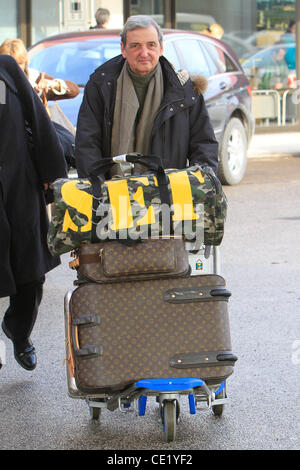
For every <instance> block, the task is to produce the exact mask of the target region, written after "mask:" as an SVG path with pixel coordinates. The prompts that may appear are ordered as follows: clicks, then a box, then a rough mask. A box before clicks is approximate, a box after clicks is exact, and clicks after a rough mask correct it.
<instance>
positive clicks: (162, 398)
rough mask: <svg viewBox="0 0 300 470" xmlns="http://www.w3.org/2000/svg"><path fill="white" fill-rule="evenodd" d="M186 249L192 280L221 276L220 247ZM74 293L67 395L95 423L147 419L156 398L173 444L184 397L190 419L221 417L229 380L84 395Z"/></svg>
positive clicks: (174, 381) (164, 382)
mask: <svg viewBox="0 0 300 470" xmlns="http://www.w3.org/2000/svg"><path fill="white" fill-rule="evenodd" d="M119 160H120V157H119ZM116 161H118V160H116ZM185 248H186V250H187V251H188V256H189V264H190V267H191V276H199V275H200V276H201V275H205V274H220V252H219V247H216V246H214V247H207V246H202V247H200V249H195V246H194V245H193V243H191V242H186V244H185ZM74 290H75V289H73V290H70V291H68V292H67V293H66V295H65V301H64V312H65V333H66V338H68V339H67V341H66V357H67V359H68V360H67V361H66V362H67V367H66V370H67V385H68V394H69V396H70V397H71V398H77V399H83V400H85V401H86V403H87V405H88V408H89V412H90V417H91V419H92V420H98V419H99V418H100V415H101V410H102V409H103V408H104V409H107V410H109V411H114V410H117V409H118V410H120V411H121V412H124V413H125V412H128V411H132V410H133V411H135V412H136V413H137V415H138V416H144V415H145V413H146V405H147V399H148V397H155V399H156V402H157V403H158V406H159V413H160V420H161V423H162V432H163V436H164V439H165V441H167V442H171V441H174V440H175V438H176V428H177V424H178V421H179V416H180V399H181V398H182V397H185V398H186V399H187V401H188V407H189V412H190V414H191V415H195V414H196V413H197V411H201V410H211V411H212V413H213V414H214V415H215V416H221V415H222V413H223V411H224V406H225V404H226V403H227V402H228V401H229V399H228V397H227V391H226V380H224V381H223V382H221V383H214V384H210V385H208V384H207V383H206V382H205V381H204V380H202V379H201V377H199V378H193V377H190V378H168V377H166V378H163V379H162V378H160V379H157V378H150V379H142V380H138V381H136V382H135V383H132V384H130V385H129V386H128V387H126V388H125V389H124V390H121V391H113V392H108V393H96V394H86V393H83V392H81V391H80V390H79V389H78V388H77V386H76V381H75V377H74V373H73V372H72V361H71V360H70V358H71V356H72V354H71V344H70V338H71V337H72V334H71V331H70V330H71V324H70V313H69V305H70V300H71V297H72V293H73V291H74ZM227 292H228V297H229V296H230V295H231V294H230V292H229V291H227ZM74 341H75V340H74ZM230 360H231V361H236V360H237V358H236V356H234V355H233V354H232V355H231V357H230Z"/></svg>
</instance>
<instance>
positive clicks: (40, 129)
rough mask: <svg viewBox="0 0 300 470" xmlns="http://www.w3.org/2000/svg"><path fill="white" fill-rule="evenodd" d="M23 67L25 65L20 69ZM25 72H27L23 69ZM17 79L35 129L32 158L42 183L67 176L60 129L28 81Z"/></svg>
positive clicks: (26, 120)
mask: <svg viewBox="0 0 300 470" xmlns="http://www.w3.org/2000/svg"><path fill="white" fill-rule="evenodd" d="M20 70H21V69H20ZM21 73H22V74H23V72H22V70H21ZM20 79H22V76H21V77H19V79H18V80H17V83H18V94H19V96H20V99H21V102H22V107H23V112H24V117H25V122H27V123H28V125H29V128H30V131H31V133H32V136H31V140H32V158H33V162H34V166H35V168H36V171H37V173H38V175H39V178H40V181H41V183H49V182H53V181H55V180H56V179H57V178H64V177H66V176H67V174H68V173H67V165H66V161H65V158H64V153H63V148H62V146H61V144H60V141H59V138H58V136H57V134H56V130H55V128H54V126H53V124H52V121H51V119H50V118H49V115H48V113H47V111H46V109H45V107H44V105H43V104H42V102H41V100H40V98H39V97H38V95H37V94H36V92H35V91H34V89H33V88H32V86H31V85H30V83H29V81H28V80H27V78H26V81H25V82H24V83H23V82H22V83H21V80H20Z"/></svg>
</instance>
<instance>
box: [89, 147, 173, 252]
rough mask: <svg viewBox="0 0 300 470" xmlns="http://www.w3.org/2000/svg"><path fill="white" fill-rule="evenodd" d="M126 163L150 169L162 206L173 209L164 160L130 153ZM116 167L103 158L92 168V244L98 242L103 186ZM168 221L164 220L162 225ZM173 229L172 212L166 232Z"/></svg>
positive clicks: (112, 162)
mask: <svg viewBox="0 0 300 470" xmlns="http://www.w3.org/2000/svg"><path fill="white" fill-rule="evenodd" d="M126 161H127V162H129V163H140V164H142V165H144V166H145V167H146V168H148V169H149V170H150V171H153V172H154V174H155V176H156V177H157V183H158V188H159V193H160V199H161V203H162V204H167V205H168V207H171V199H170V193H169V189H168V185H169V181H168V177H167V175H166V173H165V170H164V168H163V164H162V159H161V157H159V156H157V155H142V154H139V153H130V154H127V155H126ZM113 165H115V162H114V160H113V159H112V158H111V157H109V158H102V159H101V160H99V162H97V164H96V165H95V166H94V167H92V168H91V170H90V172H89V177H90V180H91V184H92V195H93V218H92V219H93V223H92V243H95V242H97V241H98V237H97V234H96V228H97V224H98V222H100V220H101V216H97V215H96V212H97V208H98V206H99V204H100V203H101V198H102V191H101V185H102V184H103V183H104V181H105V174H106V173H107V172H108V171H109V170H110V169H111V168H112V166H113ZM165 222H166V221H165V220H164V219H163V218H162V223H165ZM170 227H171V211H170V221H169V225H168V226H166V231H168V228H170Z"/></svg>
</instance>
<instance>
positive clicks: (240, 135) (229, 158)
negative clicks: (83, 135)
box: [29, 30, 254, 184]
mask: <svg viewBox="0 0 300 470" xmlns="http://www.w3.org/2000/svg"><path fill="white" fill-rule="evenodd" d="M163 33H164V56H165V57H166V58H167V59H168V60H169V61H170V62H171V63H172V64H173V65H174V67H175V69H176V70H179V69H186V70H188V72H189V73H190V74H191V75H195V74H197V75H203V76H205V77H206V78H207V80H208V87H207V90H206V92H205V94H204V98H205V101H206V106H207V109H208V112H209V115H210V119H211V122H212V125H213V127H214V131H215V135H216V138H217V140H218V141H219V145H220V150H219V159H220V163H219V178H220V179H221V181H222V182H223V184H237V183H239V182H240V181H241V180H242V178H243V176H244V174H245V170H246V165H247V149H248V145H249V142H250V139H251V137H252V135H253V132H254V119H253V116H252V112H251V91H250V85H249V81H248V79H247V77H246V76H245V74H244V72H243V69H242V67H241V65H240V63H239V60H238V58H237V56H236V55H235V53H234V52H233V51H232V49H231V48H230V46H229V45H227V44H225V43H223V42H221V41H218V40H216V39H213V38H210V37H208V36H205V35H203V34H200V33H195V32H189V31H176V30H163ZM120 52H121V49H120V30H89V31H85V32H73V33H66V34H59V35H56V36H51V37H49V38H46V39H43V40H42V41H40V42H38V43H37V44H35V45H33V46H32V47H31V48H30V51H29V57H30V67H32V68H34V69H37V70H39V71H43V72H46V73H47V74H49V75H52V76H54V77H57V78H62V79H66V80H72V81H73V82H75V83H77V84H78V85H79V86H80V87H81V93H80V95H78V96H77V97H76V98H74V99H71V100H61V101H60V102H59V105H60V107H61V108H62V110H63V112H64V113H65V114H66V116H67V117H68V118H69V119H70V121H71V122H72V123H73V125H74V126H76V123H77V115H78V111H79V107H80V104H81V101H82V97H83V90H84V86H85V84H86V83H87V81H88V79H89V76H90V75H91V74H92V73H93V71H94V70H95V69H96V68H97V67H99V66H100V65H101V64H103V63H104V62H105V61H107V60H108V59H111V58H112V57H114V56H116V55H118V54H120Z"/></svg>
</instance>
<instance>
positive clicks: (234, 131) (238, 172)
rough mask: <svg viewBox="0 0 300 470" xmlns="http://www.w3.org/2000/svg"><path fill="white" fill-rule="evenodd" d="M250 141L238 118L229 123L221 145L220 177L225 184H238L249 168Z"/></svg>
mask: <svg viewBox="0 0 300 470" xmlns="http://www.w3.org/2000/svg"><path fill="white" fill-rule="evenodd" d="M247 150H248V139H247V134H246V130H245V127H244V125H243V123H242V121H241V120H240V119H238V118H232V119H230V121H229V122H228V124H227V126H226V128H225V131H224V135H223V139H222V142H221V145H220V161H219V169H218V176H219V179H220V181H221V183H223V184H229V185H233V184H238V183H240V181H241V180H242V179H243V177H244V174H245V172H246V167H247Z"/></svg>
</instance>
